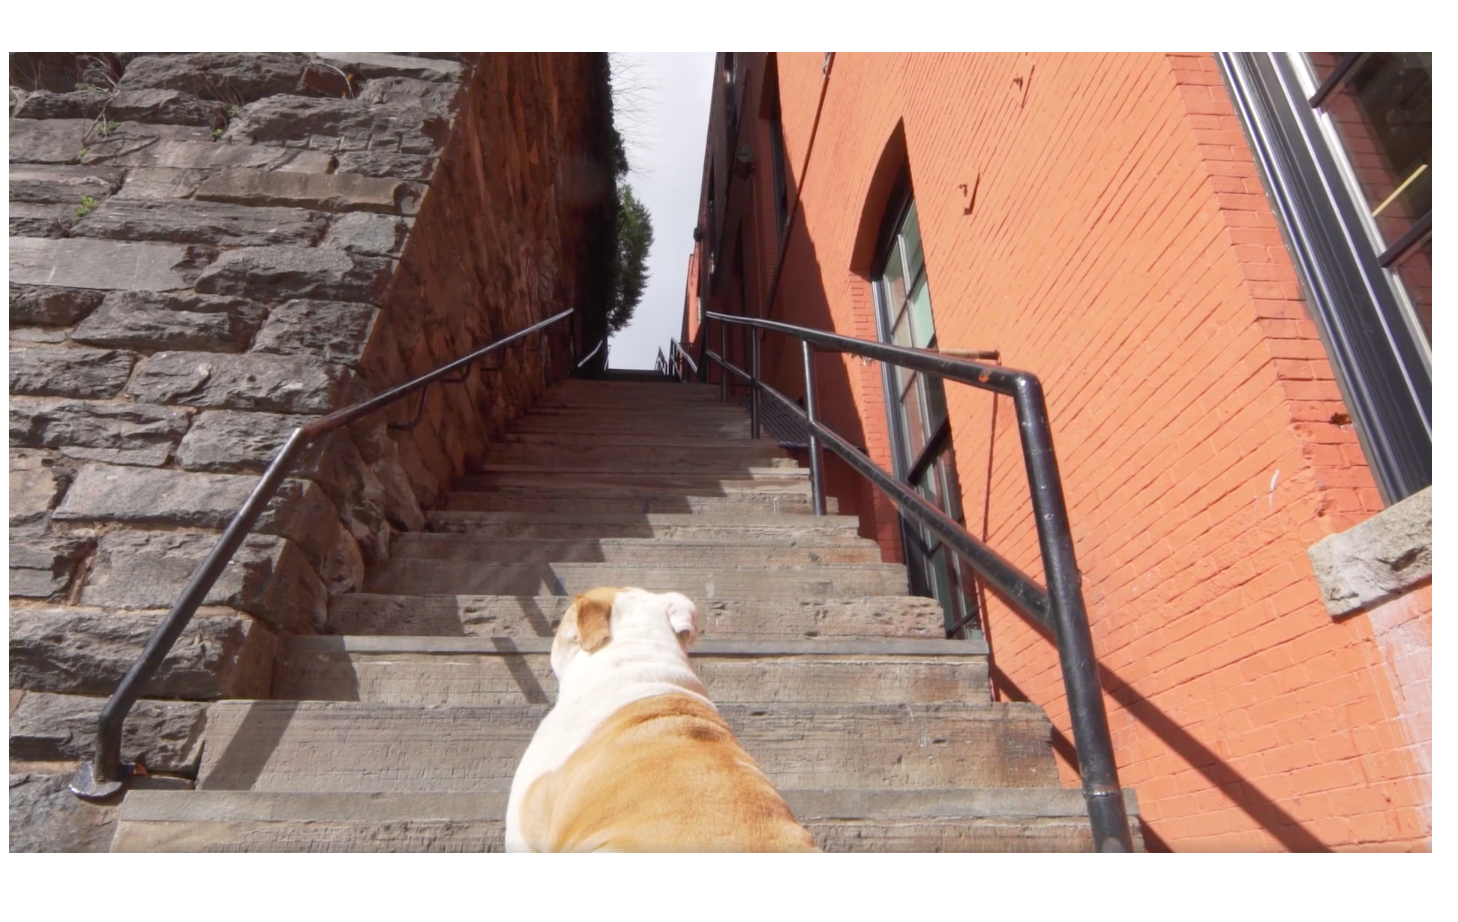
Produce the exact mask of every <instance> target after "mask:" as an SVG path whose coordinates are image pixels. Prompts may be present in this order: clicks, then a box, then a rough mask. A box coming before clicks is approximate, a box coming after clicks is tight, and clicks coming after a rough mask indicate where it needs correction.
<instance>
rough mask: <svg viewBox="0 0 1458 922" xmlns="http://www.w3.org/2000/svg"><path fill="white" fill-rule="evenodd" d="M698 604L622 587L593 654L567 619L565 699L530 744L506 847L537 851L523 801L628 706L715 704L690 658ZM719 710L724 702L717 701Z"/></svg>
mask: <svg viewBox="0 0 1458 922" xmlns="http://www.w3.org/2000/svg"><path fill="white" fill-rule="evenodd" d="M698 614H699V613H698V609H697V608H696V607H695V606H694V603H693V602H692V601H690V600H689V598H688V597H687V596H685V595H682V594H681V593H677V592H666V593H653V592H647V591H645V590H642V589H620V590H618V593H617V595H616V596H615V597H614V599H613V607H612V614H611V615H610V616H609V620H608V624H609V626H610V628H611V632H612V640H611V641H610V642H609V643H607V644H606V645H605V646H603V647H601V648H600V649H598V650H597V651H596V652H594V653H586V652H584V651H583V649H582V644H581V640H580V637H579V636H578V632H577V631H576V630H575V629H572V628H571V627H570V626H569V625H567V624H565V623H564V625H563V628H562V629H561V630H558V632H557V636H556V638H555V639H554V640H553V641H552V672H553V673H554V674H555V675H556V676H557V688H558V692H557V704H556V706H554V707H553V708H552V710H551V711H550V712H548V714H547V716H546V717H545V718H544V719H543V720H542V723H541V726H539V727H537V732H536V735H534V736H533V737H532V741H531V744H530V745H529V746H527V751H526V753H525V754H524V755H523V756H522V760H521V764H520V765H518V766H517V770H516V776H515V777H514V778H513V779H512V782H511V796H510V797H509V798H508V799H507V803H506V850H507V851H529V850H530V849H529V848H528V847H527V845H526V842H525V841H524V840H523V837H522V831H521V801H522V798H523V797H525V795H526V792H527V790H528V789H529V788H530V787H531V786H532V782H534V781H536V780H537V779H538V778H540V777H542V776H543V775H545V774H547V773H548V772H552V771H555V770H556V769H557V768H559V767H560V766H561V765H562V763H563V762H565V761H566V760H567V758H568V757H569V756H571V755H572V753H574V752H576V751H577V749H578V748H579V747H580V746H582V744H583V743H584V742H585V741H586V740H587V738H588V737H589V736H591V735H592V732H593V731H594V730H596V729H597V728H598V727H599V726H601V725H602V723H603V722H604V721H605V720H607V719H608V717H610V716H611V715H612V714H613V713H615V712H616V711H617V710H619V709H620V708H622V707H624V706H626V705H629V704H632V703H633V702H634V701H638V700H640V699H642V698H648V697H652V696H654V695H665V694H679V695H689V696H691V697H693V698H696V699H698V700H700V701H702V702H703V703H704V704H706V705H708V706H709V707H710V708H714V704H713V702H711V701H710V700H709V693H708V689H706V688H705V687H704V683H703V682H700V681H699V677H698V676H697V675H695V674H694V670H693V667H692V666H690V665H689V659H688V650H689V648H690V647H692V646H693V645H694V642H695V641H697V640H698V637H699V622H698ZM714 710H715V712H716V713H717V710H718V709H717V708H714Z"/></svg>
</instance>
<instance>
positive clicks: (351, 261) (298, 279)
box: [196, 174, 393, 302]
mask: <svg viewBox="0 0 1458 922" xmlns="http://www.w3.org/2000/svg"><path fill="white" fill-rule="evenodd" d="M275 175H278V174H275ZM392 269H393V266H392V264H391V261H390V260H388V259H381V258H378V257H372V256H351V255H349V254H348V253H345V252H343V251H341V250H320V249H313V248H304V247H282V246H279V247H272V246H271V247H247V248H245V249H241V250H230V251H228V252H226V253H224V254H223V255H221V256H219V257H218V260H217V261H216V262H214V263H213V264H212V265H211V266H209V267H208V268H207V269H206V270H204V271H203V273H202V275H201V276H199V277H198V280H197V286H196V287H197V290H198V291H200V292H203V293H205V294H227V295H240V296H242V297H245V298H253V299H255V300H259V301H283V300H286V299H288V298H313V299H319V300H324V301H364V302H371V301H375V300H377V299H382V298H383V296H384V293H385V287H386V286H387V285H388V284H389V280H390V273H391V271H392Z"/></svg>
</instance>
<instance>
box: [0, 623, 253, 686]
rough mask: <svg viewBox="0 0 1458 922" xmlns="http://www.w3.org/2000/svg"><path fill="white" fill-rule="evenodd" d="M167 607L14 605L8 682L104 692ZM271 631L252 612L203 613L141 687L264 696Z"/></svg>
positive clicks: (137, 653) (126, 666) (143, 643)
mask: <svg viewBox="0 0 1458 922" xmlns="http://www.w3.org/2000/svg"><path fill="white" fill-rule="evenodd" d="M165 617H166V613H165V612H161V611H156V612H119V611H105V610H103V609H99V608H11V609H10V687H11V688H23V689H28V690H30V691H40V692H52V693H56V694H65V695H99V696H103V697H104V696H107V695H110V694H111V693H112V692H113V691H115V690H116V687H117V685H118V684H119V683H120V682H121V680H122V677H123V676H125V675H126V673H127V670H128V669H130V668H131V667H132V664H133V663H134V662H136V661H137V659H139V658H140V657H141V655H142V649H143V648H144V647H145V646H146V644H147V641H148V640H149V639H150V638H151V636H152V634H153V633H154V632H155V631H156V630H157V628H158V627H159V626H160V625H161V624H162V621H163V619H164V618H165ZM273 658H274V636H273V634H272V633H271V632H270V631H269V630H268V629H267V628H265V627H264V626H263V625H262V624H260V623H258V622H257V621H255V620H254V619H252V618H250V617H248V616H247V615H241V614H239V613H237V612H234V611H229V610H226V609H216V610H208V611H200V612H198V613H197V614H196V615H194V616H193V619H192V621H191V622H189V623H188V625H187V628H186V629H185V630H184V631H183V633H182V635H181V636H180V637H178V639H177V642H176V643H174V644H173V645H172V650H171V652H169V653H168V654H167V657H166V659H164V660H163V661H162V665H161V667H160V668H159V669H158V670H157V674H156V676H154V677H153V678H152V679H151V680H150V681H149V682H148V683H147V684H146V685H145V686H144V687H143V689H142V694H143V695H146V696H148V697H153V698H186V699H191V700H195V701H207V700H212V699H215V698H266V697H268V694H269V686H270V684H271V680H272V669H273Z"/></svg>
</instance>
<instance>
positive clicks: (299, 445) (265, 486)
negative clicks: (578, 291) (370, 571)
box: [70, 309, 572, 800]
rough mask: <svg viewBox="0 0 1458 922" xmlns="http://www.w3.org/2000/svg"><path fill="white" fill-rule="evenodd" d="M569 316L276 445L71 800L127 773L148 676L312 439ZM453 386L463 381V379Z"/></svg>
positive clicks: (103, 730) (106, 729)
mask: <svg viewBox="0 0 1458 922" xmlns="http://www.w3.org/2000/svg"><path fill="white" fill-rule="evenodd" d="M571 314H572V310H571V309H568V310H565V311H562V312H561V313H559V314H555V315H553V316H551V317H549V318H547V319H546V320H543V321H541V322H539V323H535V324H533V325H532V326H530V327H527V328H526V329H524V330H521V331H519V332H516V333H513V334H511V335H510V336H507V337H504V338H502V339H499V340H497V341H496V342H494V343H492V344H491V345H489V346H486V347H484V348H481V349H477V350H476V351H475V352H472V353H470V354H469V355H466V356H464V357H462V358H459V359H456V360H455V361H454V362H451V363H449V364H447V365H443V366H441V367H440V368H437V369H436V370H434V371H431V372H428V373H427V374H424V375H421V376H420V377H418V378H415V379H414V380H412V381H408V382H406V383H405V384H402V385H400V386H399V387H395V388H391V389H390V390H388V391H386V392H385V393H383V394H380V395H379V396H377V397H373V398H371V399H369V400H366V401H363V402H362V403H358V404H355V405H354V406H352V407H346V408H344V409H342V410H339V411H337V412H334V413H331V414H329V415H328V416H325V417H323V418H321V419H317V420H315V421H314V422H311V423H309V424H307V425H304V426H300V427H299V428H297V429H295V430H294V431H293V433H292V434H290V435H289V438H288V440H287V441H286V442H284V444H283V447H282V448H280V449H279V452H278V454H277V455H276V456H274V459H273V461H272V462H271V463H270V464H269V465H268V469H267V470H266V471H264V473H263V476H262V477H261V478H259V481H258V484H257V486H255V487H254V488H253V492H252V493H250V494H249V496H248V499H247V501H246V502H244V504H243V507H242V508H241V509H239V510H238V512H237V514H235V515H234V516H233V518H232V520H231V521H230V522H229V523H228V527H227V528H225V529H224V530H223V534H222V536H221V537H220V538H219V539H218V543H217V544H216V545H214V546H213V549H212V551H211V552H209V554H208V556H207V559H205V560H204V561H203V562H202V565H201V566H199V567H198V568H197V570H196V571H195V572H194V573H193V575H192V579H191V580H190V581H189V582H188V584H187V588H185V589H184V590H183V592H182V595H181V596H180V597H178V599H177V602H176V603H175V604H174V605H173V606H172V609H171V611H169V612H168V613H167V617H166V618H165V619H163V621H162V623H161V624H160V625H158V627H157V630H155V631H154V632H153V633H152V636H151V637H150V638H149V639H148V640H147V646H146V647H145V648H144V649H143V651H142V655H141V656H140V657H139V658H138V659H137V661H136V662H134V663H133V664H132V667H131V668H130V669H128V670H127V674H126V675H125V676H123V677H122V680H121V682H120V684H118V685H117V688H116V691H115V692H113V693H112V695H111V697H110V698H109V699H108V700H107V702H106V705H105V706H104V707H103V708H102V709H101V716H100V717H99V718H98V719H97V734H96V755H95V756H94V757H93V759H92V760H91V761H90V762H87V763H85V764H83V765H82V766H81V768H80V770H79V771H77V772H76V775H75V777H73V778H72V780H71V783H70V789H71V792H72V793H74V794H76V795H77V796H78V797H83V798H86V799H89V800H100V799H104V798H107V797H110V796H112V795H114V794H116V793H117V792H118V791H120V790H121V789H122V786H123V785H124V784H125V782H126V780H127V778H128V777H129V776H130V774H131V770H132V767H131V766H128V765H126V764H124V763H123V762H122V757H121V748H122V728H123V725H124V723H125V721H126V717H127V714H128V712H130V711H131V709H132V706H133V705H134V704H136V702H137V699H138V698H140V697H141V694H142V689H143V687H144V686H145V685H146V683H147V682H148V681H150V680H151V679H152V677H153V676H154V675H155V674H156V672H157V670H158V669H159V668H160V667H161V665H162V661H163V660H165V659H166V658H167V654H168V653H169V652H170V651H171V650H172V645H173V644H174V643H176V642H177V638H178V637H180V636H182V632H183V631H184V630H185V629H186V628H187V625H188V623H189V622H190V621H191V620H192V616H193V614H194V613H196V612H197V609H198V607H199V606H200V605H202V603H203V601H204V600H205V599H206V598H207V595H208V593H209V592H210V591H211V590H212V588H213V584H214V583H216V582H217V580H218V577H219V576H221V575H222V573H223V570H225V569H226V568H227V566H228V564H229V563H230V562H231V561H232V558H233V554H235V553H236V552H237V550H238V548H239V547H240V546H241V545H242V544H243V541H244V539H246V538H247V537H248V533H249V532H250V531H251V530H252V528H253V526H254V524H255V523H257V521H258V517H259V516H260V515H261V514H262V513H263V510H264V509H265V508H266V507H267V505H268V503H269V501H270V500H272V499H273V496H274V494H275V493H277V492H278V488H279V486H280V484H282V483H283V481H284V479H285V478H286V477H287V476H288V475H289V471H290V470H292V469H293V466H294V462H295V461H296V460H297V459H298V457H299V454H300V453H301V452H302V451H303V450H304V448H305V447H306V446H308V445H309V444H310V443H311V442H313V441H315V440H316V439H318V438H319V437H320V436H322V435H327V434H328V433H330V432H333V431H335V430H337V429H341V428H343V427H344V426H347V425H349V424H350V423H352V422H354V421H356V420H358V419H361V418H362V417H364V416H367V415H369V414H370V413H373V412H375V411H376V410H380V409H383V408H384V407H387V406H389V405H390V404H392V403H394V402H395V401H397V400H399V399H401V398H402V397H406V396H409V395H410V394H413V393H415V392H416V391H418V390H423V389H424V388H427V387H429V386H430V385H431V384H433V383H435V382H436V381H440V380H448V379H449V376H450V375H452V374H453V373H454V372H457V371H462V370H466V371H468V370H469V366H470V364H471V363H472V362H475V361H477V360H478V359H480V358H482V357H484V356H486V355H488V354H490V353H492V352H495V351H496V350H498V349H501V348H503V347H505V346H507V345H509V344H511V343H513V342H516V341H517V340H519V339H521V338H522V337H524V336H528V335H530V334H532V333H534V332H536V331H537V330H540V329H543V328H545V327H547V326H549V325H551V324H553V323H556V322H557V321H559V320H562V319H564V318H566V317H568V316H570V315H571ZM457 380H464V374H463V375H462V376H461V377H460V378H459V379H457Z"/></svg>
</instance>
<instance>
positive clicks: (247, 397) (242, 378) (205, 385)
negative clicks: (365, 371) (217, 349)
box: [130, 352, 348, 413]
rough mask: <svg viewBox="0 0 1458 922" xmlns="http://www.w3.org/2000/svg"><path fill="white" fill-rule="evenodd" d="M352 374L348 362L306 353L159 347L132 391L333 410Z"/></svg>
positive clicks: (147, 396)
mask: <svg viewBox="0 0 1458 922" xmlns="http://www.w3.org/2000/svg"><path fill="white" fill-rule="evenodd" d="M347 376H348V369H345V368H344V367H343V366H340V365H330V364H328V363H326V362H323V361H320V360H319V359H314V358H305V357H302V356H285V355H254V354H245V355H217V354H213V353H207V352H159V353H157V354H156V355H153V356H151V357H150V358H147V359H145V360H143V361H142V363H141V364H140V365H139V366H137V370H136V372H135V374H134V375H133V376H132V383H131V388H130V390H131V393H132V394H133V395H134V396H135V397H136V398H137V399H138V400H143V401H155V402H157V403H170V404H182V405H184V406H193V407H209V408H225V409H235V410H262V411H265V412H271V413H327V412H329V411H330V410H333V409H334V408H335V406H336V404H337V402H338V399H339V397H340V395H341V394H342V392H343V389H344V386H345V384H346V381H347Z"/></svg>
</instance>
